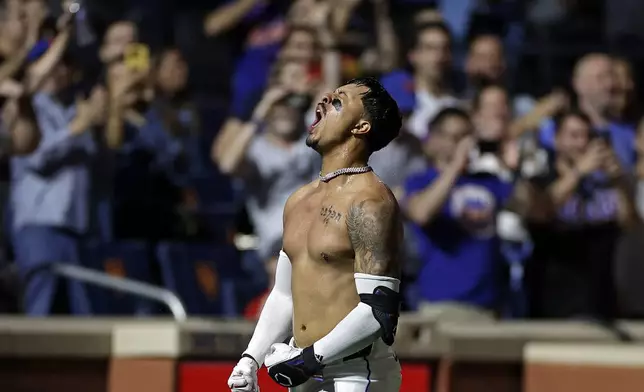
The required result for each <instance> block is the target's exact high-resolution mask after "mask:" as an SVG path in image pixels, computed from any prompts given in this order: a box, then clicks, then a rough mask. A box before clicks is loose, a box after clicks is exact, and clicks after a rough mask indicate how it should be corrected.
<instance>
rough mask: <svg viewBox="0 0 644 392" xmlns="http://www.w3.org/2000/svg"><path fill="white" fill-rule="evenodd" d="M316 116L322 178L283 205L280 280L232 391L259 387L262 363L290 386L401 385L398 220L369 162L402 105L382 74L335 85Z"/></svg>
mask: <svg viewBox="0 0 644 392" xmlns="http://www.w3.org/2000/svg"><path fill="white" fill-rule="evenodd" d="M316 115H317V118H316V121H315V122H314V123H313V125H312V126H311V128H310V130H309V135H308V138H307V141H306V143H307V145H308V146H310V147H311V148H313V149H315V150H316V151H318V152H319V153H320V154H321V156H322V171H321V173H320V178H319V179H318V180H316V181H314V182H312V183H310V184H308V185H305V186H304V187H302V188H301V189H299V190H298V191H296V192H295V193H294V194H293V195H291V197H290V198H289V200H288V201H287V202H286V206H285V208H284V236H283V243H282V246H283V250H282V251H281V252H280V255H279V259H278V265H277V272H276V277H275V286H274V288H273V290H272V291H271V293H270V295H269V297H268V299H267V300H266V304H265V305H264V309H263V310H262V313H261V316H260V318H259V321H258V323H257V327H256V328H255V332H254V334H253V337H252V339H251V341H250V343H249V345H248V348H247V349H246V351H245V352H244V353H243V355H242V358H241V360H240V361H239V363H238V364H237V366H235V368H234V369H233V372H232V374H231V376H230V379H229V380H228V386H229V387H230V388H231V390H233V391H245V392H256V391H259V386H258V385H257V369H258V368H259V367H260V366H261V365H262V363H264V364H265V365H266V367H267V368H268V372H269V374H270V376H271V378H272V379H273V380H274V381H275V382H276V383H278V384H280V385H282V386H285V387H288V388H290V391H292V392H293V391H294V392H332V391H333V392H357V391H369V392H393V391H398V390H399V389H400V382H401V373H400V364H399V363H398V359H397V358H396V355H395V354H394V352H393V350H392V349H391V347H390V346H391V345H392V344H393V342H394V337H395V334H396V326H397V324H398V314H399V308H400V294H399V286H400V280H399V271H400V267H401V265H400V259H399V249H400V247H401V243H402V221H401V216H400V212H399V208H398V204H397V203H396V199H395V198H394V196H393V194H392V193H391V191H390V190H389V189H388V188H387V186H385V185H384V184H383V183H382V182H381V181H380V180H379V179H378V177H377V176H376V175H375V174H374V173H373V172H372V171H371V168H370V167H369V166H367V161H368V159H369V156H370V155H371V153H373V152H374V151H378V150H380V149H381V148H383V147H385V146H386V145H387V144H388V143H389V142H390V141H392V140H393V139H394V138H395V137H396V136H397V135H398V132H399V130H400V126H401V118H400V114H399V112H398V106H397V104H396V102H395V101H394V100H393V98H392V97H391V96H390V95H389V94H388V93H387V92H386V91H385V90H384V88H383V87H382V86H381V85H380V83H379V82H378V81H377V80H375V79H372V78H361V79H356V80H353V81H350V82H349V83H348V84H346V85H344V86H341V87H340V88H338V89H337V90H336V91H334V92H333V93H329V94H327V95H326V96H325V97H324V98H323V99H322V102H320V103H319V104H318V106H317V110H316ZM283 342H284V343H283Z"/></svg>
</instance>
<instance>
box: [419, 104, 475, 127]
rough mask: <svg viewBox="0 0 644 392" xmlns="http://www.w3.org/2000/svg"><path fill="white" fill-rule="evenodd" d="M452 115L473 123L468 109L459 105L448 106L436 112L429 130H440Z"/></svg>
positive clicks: (430, 122)
mask: <svg viewBox="0 0 644 392" xmlns="http://www.w3.org/2000/svg"><path fill="white" fill-rule="evenodd" d="M451 117H457V118H460V119H463V120H465V121H467V122H468V123H470V124H471V123H472V119H471V118H470V115H469V114H468V113H467V111H465V110H463V109H461V108H457V107H447V108H445V109H442V110H440V111H439V112H438V113H436V115H435V116H434V117H433V118H432V119H431V120H430V121H429V125H428V127H429V131H430V132H433V131H435V130H438V131H440V130H441V127H442V126H443V124H444V123H445V121H447V120H448V119H449V118H451Z"/></svg>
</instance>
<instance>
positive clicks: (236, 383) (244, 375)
mask: <svg viewBox="0 0 644 392" xmlns="http://www.w3.org/2000/svg"><path fill="white" fill-rule="evenodd" d="M228 388H230V390H231V391H232V392H259V385H258V384H257V363H256V362H255V361H254V360H253V359H252V358H248V357H242V359H240V360H239V362H237V366H235V368H234V369H233V372H232V373H231V374H230V377H229V378H228Z"/></svg>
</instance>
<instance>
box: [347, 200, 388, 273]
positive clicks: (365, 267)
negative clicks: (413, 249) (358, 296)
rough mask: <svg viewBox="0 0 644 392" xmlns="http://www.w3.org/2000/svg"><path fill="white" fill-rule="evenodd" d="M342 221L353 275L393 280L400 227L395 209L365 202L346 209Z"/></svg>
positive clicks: (370, 201) (383, 203)
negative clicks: (352, 254)
mask: <svg viewBox="0 0 644 392" xmlns="http://www.w3.org/2000/svg"><path fill="white" fill-rule="evenodd" d="M346 221H347V229H348V232H349V239H350V240H351V244H352V245H353V249H354V252H355V258H356V259H355V271H356V272H361V273H365V274H371V275H387V276H392V277H397V276H398V256H399V255H398V249H399V246H400V244H399V242H398V239H399V230H400V226H399V217H398V210H397V208H396V206H395V205H390V204H388V203H385V202H378V201H372V200H365V201H362V202H360V203H357V204H354V205H352V206H351V208H349V213H348V214H347V218H346Z"/></svg>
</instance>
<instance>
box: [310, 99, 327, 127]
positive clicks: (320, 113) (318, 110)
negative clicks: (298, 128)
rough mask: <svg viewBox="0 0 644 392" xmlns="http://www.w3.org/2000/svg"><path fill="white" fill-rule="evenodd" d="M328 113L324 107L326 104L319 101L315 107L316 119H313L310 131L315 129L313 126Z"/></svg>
mask: <svg viewBox="0 0 644 392" xmlns="http://www.w3.org/2000/svg"><path fill="white" fill-rule="evenodd" d="M325 114H326V109H325V108H324V105H323V104H321V103H319V104H318V105H317V106H316V107H315V120H314V121H313V124H311V127H310V128H309V131H313V128H315V126H316V125H318V124H319V123H320V121H322V118H323V117H324V115H325Z"/></svg>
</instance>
